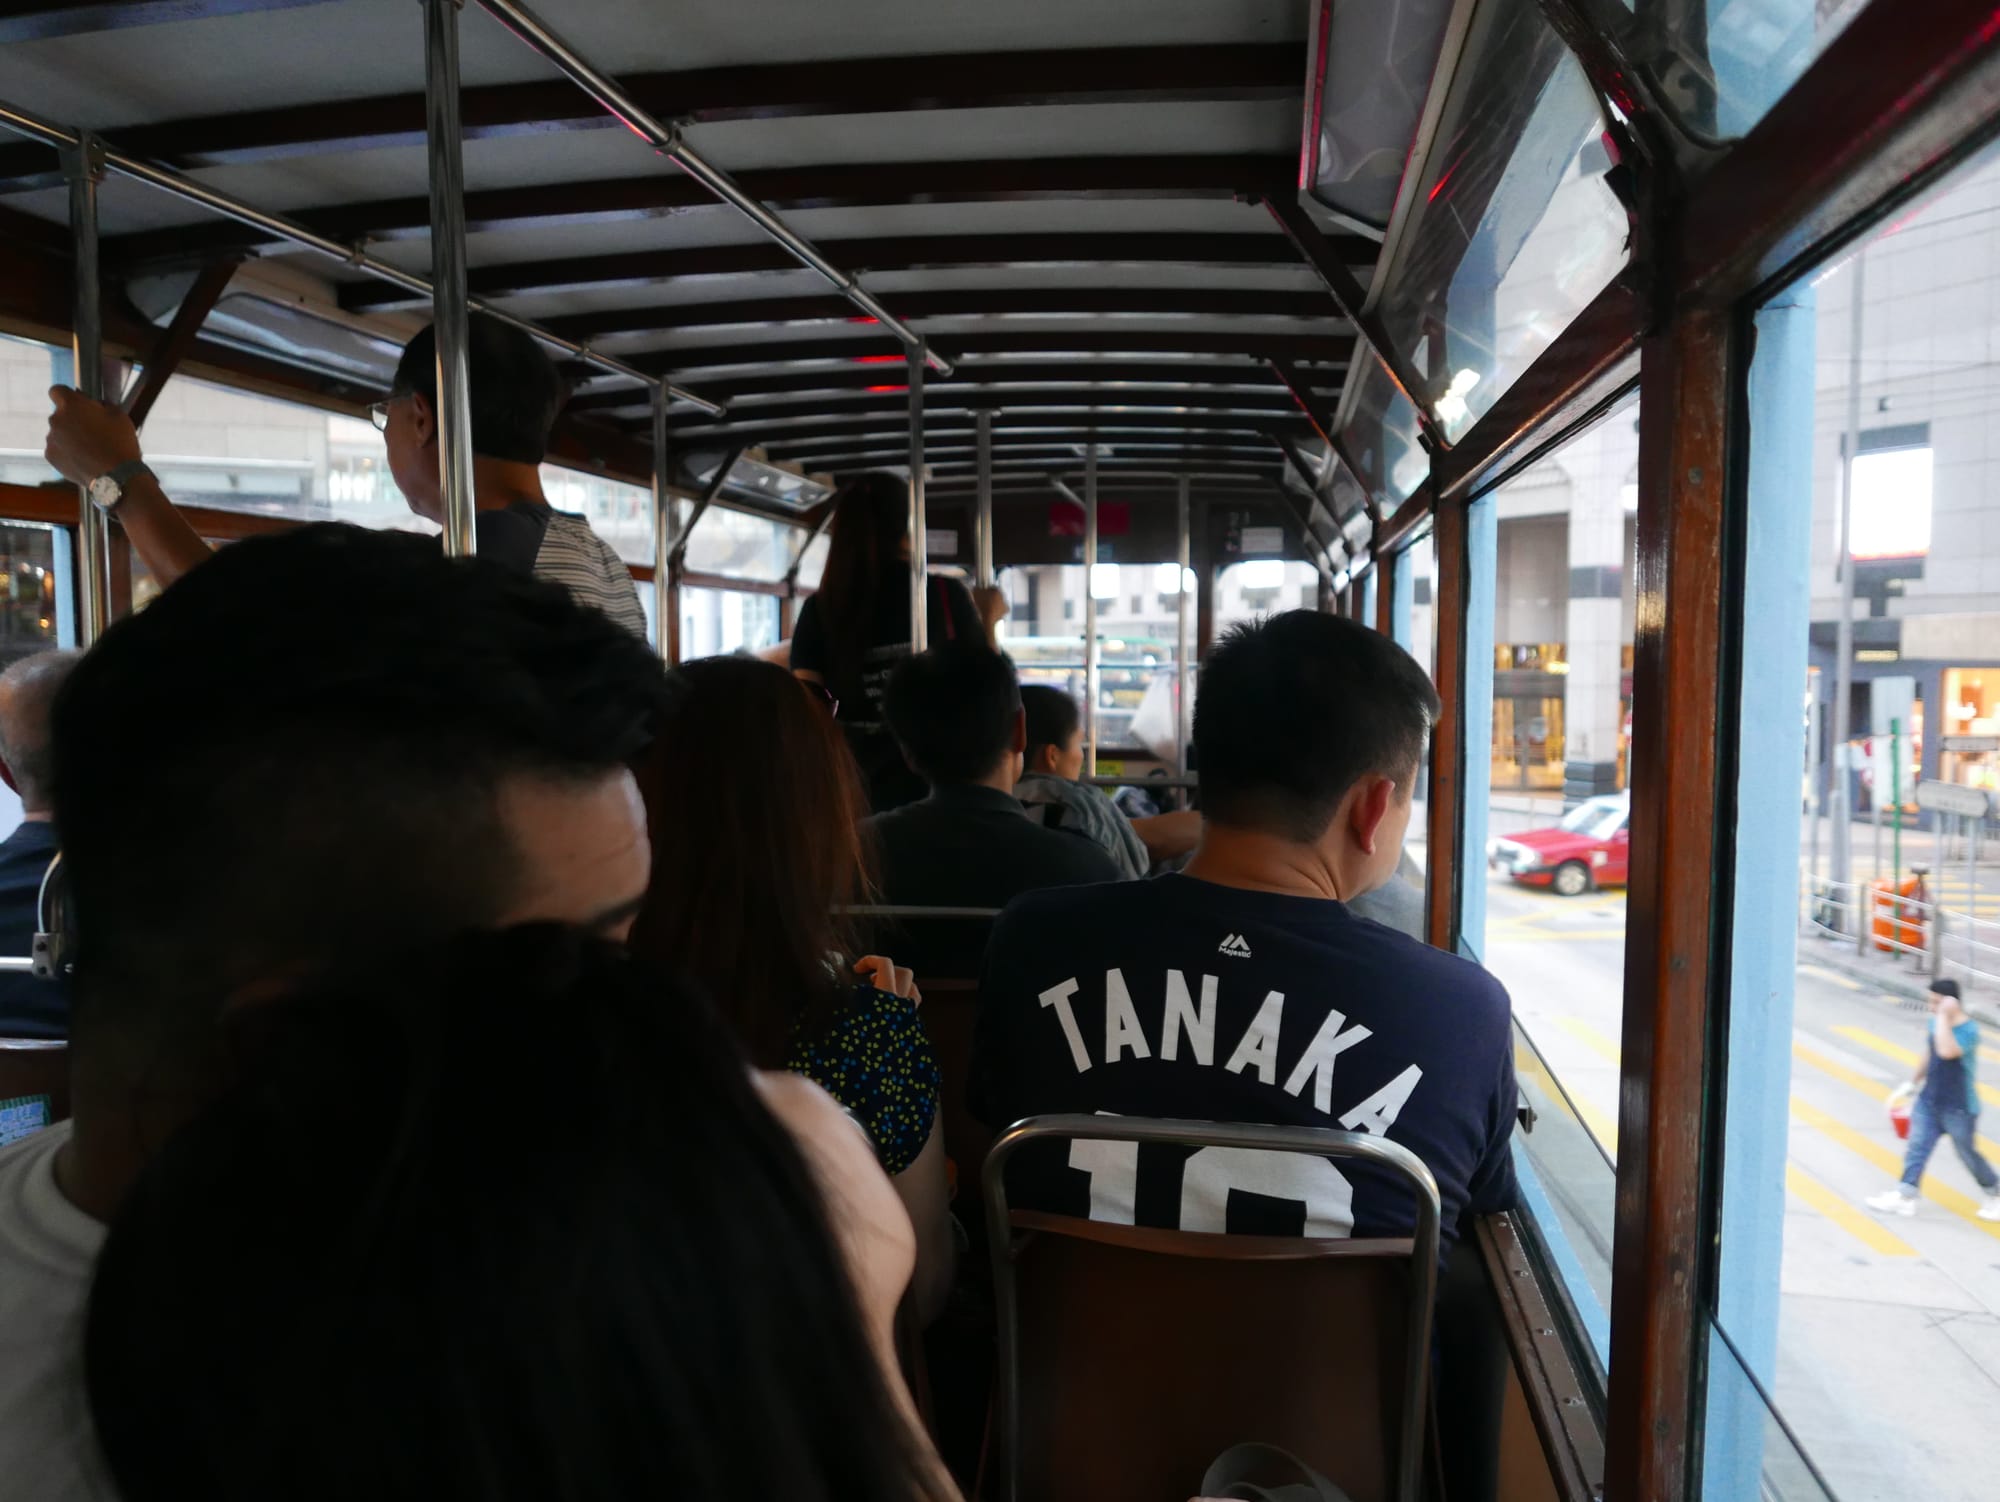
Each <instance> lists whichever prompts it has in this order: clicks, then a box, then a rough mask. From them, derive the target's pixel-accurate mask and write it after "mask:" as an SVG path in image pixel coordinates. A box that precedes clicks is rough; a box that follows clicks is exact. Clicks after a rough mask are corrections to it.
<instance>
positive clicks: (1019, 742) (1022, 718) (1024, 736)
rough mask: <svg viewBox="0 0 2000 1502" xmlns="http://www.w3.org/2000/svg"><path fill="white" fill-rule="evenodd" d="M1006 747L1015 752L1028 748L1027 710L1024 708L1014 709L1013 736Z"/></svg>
mask: <svg viewBox="0 0 2000 1502" xmlns="http://www.w3.org/2000/svg"><path fill="white" fill-rule="evenodd" d="M1007 749H1008V750H1009V751H1013V752H1016V753H1020V752H1024V751H1026V750H1027V749H1028V711H1027V710H1025V709H1017V710H1015V711H1014V737H1013V739H1012V740H1011V741H1010V742H1009V743H1008V745H1007Z"/></svg>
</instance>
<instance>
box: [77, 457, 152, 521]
mask: <svg viewBox="0 0 2000 1502" xmlns="http://www.w3.org/2000/svg"><path fill="white" fill-rule="evenodd" d="M141 475H145V476H146V477H147V478H148V479H150V480H152V481H154V482H155V483H157V482H158V481H159V478H160V477H159V476H158V475H156V474H154V473H153V471H152V468H151V467H150V466H149V465H148V464H147V463H146V461H145V460H144V459H127V460H126V461H125V462H124V463H123V464H120V465H118V466H117V467H116V468H114V469H109V470H106V471H105V472H104V473H103V474H101V475H99V476H98V477H97V478H96V479H94V480H92V481H91V482H90V483H89V484H88V485H86V486H84V490H85V492H86V493H87V494H88V495H89V496H90V498H91V499H92V500H93V501H95V502H96V503H97V506H98V509H99V510H100V511H103V512H105V513H106V514H107V515H108V514H109V513H111V512H113V511H115V510H117V509H118V503H119V502H120V501H122V500H124V499H125V487H126V486H127V485H130V484H131V483H132V482H133V481H134V480H136V479H138V478H139V476H141Z"/></svg>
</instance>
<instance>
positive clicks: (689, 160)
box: [479, 0, 952, 376]
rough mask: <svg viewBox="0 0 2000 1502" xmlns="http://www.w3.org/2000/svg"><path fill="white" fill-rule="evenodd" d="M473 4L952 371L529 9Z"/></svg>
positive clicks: (512, 0) (482, 0) (487, 1)
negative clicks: (477, 5)
mask: <svg viewBox="0 0 2000 1502" xmlns="http://www.w3.org/2000/svg"><path fill="white" fill-rule="evenodd" d="M479 5H480V7H481V8H482V9H483V10H485V11H486V13H487V14H488V15H490V16H492V17H493V18H494V20H496V21H498V22H499V23H500V24H501V25H502V26H504V27H506V28H507V29H508V30H509V31H511V32H513V33H514V35H515V36H517V37H519V38H520V39H521V40H522V41H523V42H525V43H526V44H527V45H528V46H529V47H530V48H532V49H533V50H534V51H536V52H538V53H540V54H541V55H542V56H543V57H544V58H546V59H548V61H549V62H551V63H553V64H555V66H556V68H557V69H558V70H559V71H560V72H561V73H562V74H563V76H564V77H566V78H568V79H569V80H570V82H571V83H574V84H575V85H576V86H577V87H578V88H580V89H582V90H583V91H584V93H586V94H588V95H590V97H591V98H593V99H595V100H596V101H597V102H598V103H599V104H600V105H602V106H603V107H604V108H605V110H606V111H607V112H608V113H609V114H610V115H611V117H612V118H613V119H615V120H617V121H618V123H619V124H621V125H623V126H624V127H625V128H626V129H627V130H629V131H631V132H632V133H633V134H634V135H636V136H638V137H639V138H640V139H641V140H643V141H645V142H646V143H647V144H648V145H649V146H651V147H652V148H653V149H654V150H655V151H657V152H659V153H660V155H662V156H664V157H666V158H667V159H668V160H669V161H671V162H672V163H673V164H674V165H675V166H677V167H679V168H680V169H681V171H683V172H685V173H687V175H688V176H689V177H692V178H693V179H694V180H695V181H696V182H698V183H700V184H701V185H702V186H703V187H705V188H707V189H708V191H709V192H711V193H713V194H714V195H715V196H716V197H717V198H719V199H721V200H722V201H723V202H724V203H726V204H728V205H729V206H730V207H732V208H734V209H735V210H736V211H737V212H738V213H740V214H742V215H743V216H744V217H745V218H746V219H748V220H749V221H750V222H751V223H752V224H754V225H756V226H757V228H759V229H761V230H762V231H763V232H764V233H765V234H767V235H769V236H770V237H771V238H772V239H773V240H775V241H777V242H778V244H779V245H781V246H783V247H784V248H785V249H786V250H787V251H789V252H790V253H791V254H792V255H794V256H796V257H798V259H799V260H800V262H802V263H803V264H804V265H806V266H809V267H811V268H812V269H813V270H814V271H817V272H818V273H819V274H820V275H821V276H823V277H825V278H826V279H827V280H828V281H829V282H831V283H832V284H833V285H834V288H835V289H836V290H837V291H838V292H839V293H840V294H841V295H842V296H843V297H845V298H846V299H847V300H848V301H849V302H851V303H853V304H854V306H855V307H857V308H859V309H860V310H861V311H862V312H863V313H866V314H867V315H868V316H869V317H871V318H873V319H874V320H875V321H876V322H877V323H879V324H881V325H882V327H884V328H885V329H888V330H889V331H890V332H891V333H893V334H894V335H895V336H896V337H897V338H899V339H901V340H902V341H903V342H904V343H905V344H906V345H908V346H909V347H910V348H911V349H912V350H921V351H922V352H923V356H924V360H925V362H926V363H927V364H928V365H929V366H930V367H931V369H933V370H935V371H936V372H937V373H938V374H939V375H942V376H949V375H950V374H951V373H952V366H951V362H950V361H949V360H947V359H945V358H944V357H943V356H942V355H939V354H937V353H935V352H933V351H932V350H931V349H930V348H929V347H928V346H926V345H925V344H924V342H923V340H922V338H921V337H920V336H919V335H918V334H917V333H916V331H915V330H913V329H911V328H910V327H909V325H907V324H905V323H904V322H903V321H902V320H901V319H900V318H898V317H896V315H895V314H893V313H891V312H890V311H889V310H888V309H887V308H885V307H883V306H882V304H881V303H880V302H878V301H876V299H875V296H874V294H873V293H871V292H869V291H868V289H867V288H865V287H863V286H862V285H861V283H860V282H859V281H858V280H857V279H856V278H855V277H854V276H853V275H851V274H850V273H848V272H845V271H843V270H841V269H840V268H839V267H838V266H836V265H834V264H833V262H831V261H829V260H828V259H827V258H826V256H825V255H823V254H822V253H821V252H820V250H819V248H818V247H817V246H815V245H814V244H813V243H812V242H811V241H810V240H808V239H806V238H805V236H803V235H801V234H800V233H799V232H798V231H797V230H795V229H793V228H792V227H791V226H790V225H789V224H787V223H785V221H784V220H783V219H781V218H779V217H778V215H776V214H775V213H773V212H772V211H771V210H770V209H769V208H767V207H766V206H765V205H764V204H762V203H760V202H758V201H757V200H756V199H755V198H752V197H751V196H750V195H749V194H748V193H746V192H744V191H743V189H742V188H741V187H739V186H738V185H737V183H736V180H735V179H734V178H732V177H731V176H730V175H729V174H728V173H727V172H725V171H723V170H722V169H721V168H720V167H717V166H715V165H714V164H713V163H712V162H710V161H708V160H707V159H706V158H705V157H703V156H702V154H701V153H700V152H698V151H696V150H695V149H694V148H693V147H692V146H690V145H688V144H687V142H686V141H685V140H684V139H683V138H682V135H681V131H680V127H678V126H672V125H665V124H662V123H661V122H660V121H659V120H658V119H657V118H655V117H654V116H653V115H651V114H649V113H648V112H647V111H646V110H644V109H642V108H641V107H640V106H639V104H638V102H637V101H636V100H634V99H633V98H632V97H631V96H630V95H629V94H627V93H626V92H625V91H624V90H623V89H622V88H620V87H619V85H618V83H617V81H616V80H615V79H613V78H611V77H609V76H607V75H606V74H603V73H600V72H599V71H598V70H597V69H596V68H594V67H592V66H591V64H590V63H589V62H588V61H587V60H586V59H585V58H584V57H583V55H582V54H581V53H579V52H578V51H577V50H576V49H575V48H573V47H571V46H570V45H569V44H568V43H567V42H565V41H564V40H563V39H562V38H561V37H559V36H557V35H556V34H555V33H554V32H553V31H551V30H549V28H548V27H547V26H546V25H544V24H543V23H542V21H541V19H540V18H539V17H538V16H536V15H535V13H534V12H533V11H531V10H529V9H528V8H527V7H526V6H524V5H520V4H517V3H516V0H479Z"/></svg>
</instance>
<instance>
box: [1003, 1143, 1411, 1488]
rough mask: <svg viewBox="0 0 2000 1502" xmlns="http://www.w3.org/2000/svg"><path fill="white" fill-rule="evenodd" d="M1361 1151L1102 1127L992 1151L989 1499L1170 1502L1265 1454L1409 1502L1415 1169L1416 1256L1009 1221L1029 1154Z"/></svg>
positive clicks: (1381, 1247)
mask: <svg viewBox="0 0 2000 1502" xmlns="http://www.w3.org/2000/svg"><path fill="white" fill-rule="evenodd" d="M1354 1135H1355V1134H1352V1133H1345V1132H1318V1131H1310V1130H1304V1129H1298V1128H1281V1127H1262V1126H1236V1125H1226V1124H1218V1123H1200V1122H1147V1121H1139V1120H1135V1119H1132V1118H1108V1117H1047V1118H1041V1119H1039V1120H1032V1121H1028V1122H1023V1123H1020V1124H1018V1125H1017V1126H1015V1127H1013V1128H1010V1129H1009V1130H1008V1131H1007V1132H1005V1133H1003V1134H1001V1136H1000V1138H999V1139H998V1141H997V1142H996V1143H995V1145H994V1148H993V1151H992V1152H991V1153H990V1154H989V1156H988V1159H987V1167H986V1175H985V1183H986V1188H987V1195H986V1200H987V1206H986V1217H987V1224H988V1233H989V1244H990V1245H991V1248H992V1251H993V1259H994V1281H995V1302H996V1306H997V1312H998V1317H999V1326H1000V1329H999V1338H1000V1375H999V1388H998V1392H997V1395H996V1396H997V1403H998V1407H997V1411H996V1418H997V1424H996V1428H995V1435H996V1440H997V1444H996V1453H995V1463H996V1466H997V1468H998V1469H999V1471H1000V1475H999V1478H998V1479H999V1483H1000V1484H999V1487H998V1488H997V1489H989V1490H988V1492H987V1495H988V1497H997V1498H999V1499H1003V1502H1086V1499H1089V1502H1097V1499H1102V1498H1105V1497H1130V1498H1135V1499H1143V1498H1163V1499H1174V1502H1180V1499H1184V1498H1186V1497H1188V1496H1190V1495H1192V1494H1193V1493H1194V1491H1195V1490H1196V1489H1197V1485H1198V1483H1199V1481H1200V1479H1201V1477H1202V1474H1203V1471H1204V1470H1205V1469H1206V1468H1207V1466H1208V1464H1209V1463H1210V1462H1211V1461H1212V1460H1214V1459H1215V1457H1216V1456H1217V1455H1218V1454H1220V1453H1221V1452H1222V1451H1223V1450H1225V1449H1228V1448H1229V1447H1230V1446H1232V1445H1235V1444H1239V1443H1242V1442H1245V1441H1260V1442H1263V1443H1266V1444H1272V1445H1277V1446H1280V1447H1281V1448H1284V1449H1286V1450H1289V1451H1291V1452H1292V1453H1293V1454H1294V1455H1296V1456H1298V1457H1299V1458H1300V1459H1301V1460H1303V1461H1305V1462H1306V1463H1307V1464H1308V1465H1310V1466H1312V1467H1313V1468H1314V1469H1315V1470H1317V1471H1319V1472H1320V1473H1321V1474H1322V1475H1324V1476H1326V1477H1328V1478H1329V1479H1331V1480H1332V1481H1334V1482H1335V1483H1336V1484H1338V1485H1339V1486H1340V1487H1342V1488H1343V1489H1344V1490H1345V1491H1346V1492H1347V1494H1348V1495H1349V1497H1351V1498H1352V1499H1353V1502H1393V1499H1408V1502H1415V1498H1416V1495H1417V1490H1418V1486H1419V1477H1420V1473H1421V1466H1420V1459H1421V1448H1422V1440H1423V1434H1424V1416H1425V1412H1426V1407H1427V1405H1426V1403H1425V1399H1424V1393H1425V1391H1426V1388H1427V1380H1428V1379H1427V1366H1428V1357H1429V1351H1430V1331H1431V1306H1432V1299H1433V1294H1434V1290H1435V1286H1436V1271H1437V1260H1438V1250H1437V1248H1438V1242H1437V1226H1438V1222H1437V1215H1436V1210H1435V1206H1436V1203H1437V1202H1436V1189H1435V1186H1434V1185H1432V1184H1431V1181H1430V1176H1429V1174H1428V1173H1427V1172H1425V1171H1424V1169H1423V1167H1422V1165H1421V1164H1420V1163H1417V1162H1416V1160H1415V1159H1414V1158H1410V1164H1411V1165H1413V1166H1414V1169H1415V1173H1414V1174H1413V1175H1412V1177H1418V1176H1421V1177H1420V1178H1418V1182H1419V1185H1420V1187H1426V1192H1427V1193H1428V1196H1429V1200H1428V1206H1429V1213H1428V1215H1426V1216H1425V1218H1424V1220H1423V1222H1422V1223H1421V1224H1420V1225H1419V1227H1418V1234H1417V1235H1416V1236H1415V1237H1411V1238H1398V1239H1385V1240H1373V1241H1359V1240H1352V1239H1331V1238H1292V1237H1269V1236H1231V1235H1216V1234H1211V1233H1193V1232H1183V1231H1168V1230H1157V1229H1152V1228H1147V1227H1139V1226H1129V1225H1112V1224H1106V1223H1102V1222H1096V1221H1089V1220H1078V1219H1074V1218H1072V1217H1067V1216H1058V1215H1049V1214H1044V1213H1041V1212H1037V1211H1032V1210H1008V1209H1007V1208H1006V1205H1005V1188H1004V1183H1003V1175H1004V1170H1005V1165H1006V1161H1007V1158H1008V1156H1009V1155H1010V1154H1011V1152H1012V1151H1013V1150H1014V1149H1015V1148H1016V1147H1018V1146H1019V1145H1020V1144H1021V1143H1022V1142H1024V1141H1028V1140H1033V1139H1034V1138H1037V1137H1047V1136H1056V1137H1063V1136H1069V1137H1097V1138H1099V1139H1100V1140H1115V1141H1133V1140H1136V1141H1139V1142H1142V1143H1143V1142H1148V1141H1157V1142H1168V1143H1174V1144H1178V1145H1202V1146H1221V1147H1244V1148H1249V1149H1250V1150H1258V1151H1307V1152H1318V1153H1325V1154H1327V1155H1329V1156H1340V1155H1341V1149H1344V1148H1346V1147H1348V1146H1350V1145H1352V1144H1351V1142H1350V1141H1349V1139H1352V1138H1353V1137H1354ZM1369 1144H1373V1145H1376V1146H1384V1147H1386V1146H1389V1144H1382V1143H1380V1140H1379V1139H1362V1146H1363V1147H1364V1148H1365V1147H1367V1146H1368V1145H1369ZM1392 1151H1393V1153H1394V1154H1395V1155H1397V1157H1401V1158H1407V1157H1409V1155H1408V1154H1406V1153H1402V1151H1401V1149H1392ZM1355 1155H1357V1156H1364V1155H1365V1156H1370V1157H1376V1156H1377V1155H1376V1154H1374V1153H1373V1152H1372V1151H1366V1152H1358V1153H1356V1154H1355ZM1378 1161H1380V1160H1379V1159H1378ZM1387 1161H1392V1162H1394V1165H1395V1166H1396V1167H1398V1168H1402V1167H1404V1165H1403V1164H1402V1163H1401V1162H1399V1161H1395V1159H1394V1158H1391V1159H1388V1160H1387ZM1419 1200H1420V1202H1421V1201H1423V1200H1424V1194H1421V1193H1420V1195H1419ZM1420 1213H1422V1212H1420Z"/></svg>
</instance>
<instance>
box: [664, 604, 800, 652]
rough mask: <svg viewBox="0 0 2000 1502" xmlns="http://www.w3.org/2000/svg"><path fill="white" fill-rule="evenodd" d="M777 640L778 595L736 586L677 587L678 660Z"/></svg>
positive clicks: (755, 648)
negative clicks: (751, 591) (678, 605)
mask: <svg viewBox="0 0 2000 1502" xmlns="http://www.w3.org/2000/svg"><path fill="white" fill-rule="evenodd" d="M777 644H778V597H777V596H776V595H763V594H750V593H749V592H748V591H745V590H740V589H683V590H681V660H682V661H684V662H685V661H687V660H689V659H691V658H696V657H714V656H717V655H719V654H721V653H724V652H761V651H762V650H763V649H764V648H766V647H775V646H776V645H777Z"/></svg>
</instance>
